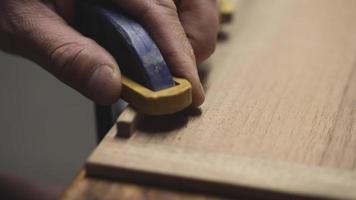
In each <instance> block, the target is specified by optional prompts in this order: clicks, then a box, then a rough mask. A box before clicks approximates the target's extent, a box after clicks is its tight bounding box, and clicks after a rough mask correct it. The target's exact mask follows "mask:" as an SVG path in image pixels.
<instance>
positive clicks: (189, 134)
mask: <svg viewBox="0 0 356 200" xmlns="http://www.w3.org/2000/svg"><path fill="white" fill-rule="evenodd" d="M355 10H356V1H349V0H342V1H332V0H314V1H308V0H289V1H284V0H271V1H263V0H260V1H259V0H248V1H241V2H240V3H239V4H238V7H237V11H238V12H237V13H236V19H235V21H234V23H233V24H231V26H229V27H227V29H228V31H229V32H231V33H233V37H231V38H230V41H229V42H228V43H224V44H222V45H219V46H218V50H217V52H216V53H215V55H214V56H213V57H212V58H211V59H210V60H209V61H208V62H207V63H206V64H205V65H204V68H203V70H205V71H206V72H207V74H206V77H205V79H204V82H205V87H206V89H207V94H206V102H205V104H204V105H203V106H202V107H201V110H193V111H186V112H184V113H179V114H177V115H175V116H168V117H167V116H166V117H145V118H144V119H143V120H142V123H141V124H139V126H138V131H137V132H136V133H135V134H134V135H133V137H131V138H130V139H128V140H120V139H117V138H115V136H114V135H113V133H114V131H113V130H112V132H111V133H110V134H109V135H108V136H107V137H106V138H105V139H104V141H103V142H102V143H101V144H100V145H99V147H98V148H97V149H96V151H95V152H94V153H93V154H92V155H91V157H90V158H89V160H88V162H87V164H86V169H87V170H88V173H89V174H91V175H96V176H103V177H111V178H113V177H117V178H120V179H123V180H129V181H136V182H140V183H148V182H149V183H150V184H157V185H166V186H167V185H169V186H172V187H173V186H176V187H178V186H179V187H182V188H183V189H194V190H198V191H206V192H209V191H210V192H214V193H219V194H221V193H225V194H228V195H232V196H240V195H243V196H249V195H252V196H254V195H258V194H271V195H275V196H273V197H282V198H283V197H285V196H284V195H296V196H305V197H333V198H356V193H355V191H356V169H355V168H356V167H355V166H356V164H355V163H356V154H355V152H356V134H355V133H356V130H355V127H356V120H355V119H356V116H355V115H356V112H355V110H356V92H355V89H356V72H355V68H356V66H355V61H356V34H355V33H356V20H354V19H355V18H356V12H354V11H355ZM269 196H270V195H269Z"/></svg>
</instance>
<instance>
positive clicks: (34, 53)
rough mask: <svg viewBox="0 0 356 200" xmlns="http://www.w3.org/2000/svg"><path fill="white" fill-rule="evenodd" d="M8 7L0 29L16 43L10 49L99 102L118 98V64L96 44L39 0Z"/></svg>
mask: <svg viewBox="0 0 356 200" xmlns="http://www.w3.org/2000/svg"><path fill="white" fill-rule="evenodd" d="M13 2H15V1H13ZM21 2H22V1H21ZM23 4H26V5H23ZM0 9H1V8H0ZM7 9H11V12H7V13H11V15H6V16H2V17H5V20H0V29H2V31H3V32H6V33H7V34H6V35H7V36H8V38H9V40H13V41H14V43H15V44H16V45H14V46H15V47H14V48H15V49H12V51H15V52H16V53H19V54H21V55H24V56H26V57H28V58H30V59H32V60H34V61H35V62H37V63H39V64H40V65H41V66H42V67H43V68H44V69H46V70H48V71H49V72H50V73H52V74H53V75H54V76H56V77H57V78H58V79H60V80H62V81H63V82H65V83H67V84H68V85H69V86H71V87H73V88H75V89H76V90H78V91H79V92H80V93H82V94H83V95H85V96H86V97H88V98H90V99H92V100H93V101H95V102H97V103H99V104H110V103H113V102H115V101H116V100H117V99H118V98H119V95H120V90H121V81H120V73H119V72H118V66H117V64H116V62H115V60H114V59H113V58H112V56H111V55H110V54H109V53H108V52H106V51H105V50H104V49H103V48H101V47H100V46H99V45H98V44H96V43H95V42H94V41H92V40H90V39H88V38H85V37H83V36H82V35H81V34H79V33H78V32H76V31H75V30H74V29H72V28H71V27H69V26H68V25H67V24H66V23H65V22H64V20H63V19H62V18H60V17H58V16H57V15H56V14H55V13H54V12H53V11H52V10H50V9H48V8H47V7H46V6H45V5H43V4H42V3H40V2H37V1H26V3H22V4H21V6H18V5H16V3H8V7H7ZM0 12H2V11H0Z"/></svg>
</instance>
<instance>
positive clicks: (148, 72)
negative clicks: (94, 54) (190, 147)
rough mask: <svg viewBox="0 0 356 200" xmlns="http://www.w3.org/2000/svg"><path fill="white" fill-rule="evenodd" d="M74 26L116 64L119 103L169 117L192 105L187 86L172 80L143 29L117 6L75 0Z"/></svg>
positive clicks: (151, 113) (190, 92)
mask: <svg viewBox="0 0 356 200" xmlns="http://www.w3.org/2000/svg"><path fill="white" fill-rule="evenodd" d="M75 19H76V20H75V24H76V27H77V29H78V30H79V31H80V32H81V33H82V34H83V35H85V36H87V37H90V38H92V39H94V40H95V41H96V42H97V43H98V44H100V45H101V46H102V47H104V48H105V49H106V50H107V51H108V52H110V53H111V54H112V56H113V57H114V58H115V60H116V61H117V63H118V65H119V67H120V71H121V73H122V87H123V88H122V94H121V97H122V99H123V100H125V101H127V102H128V103H129V105H130V106H132V107H133V108H135V109H136V110H137V111H139V112H140V113H144V114H149V115H164V114H172V113H175V112H178V111H181V110H183V109H185V108H187V107H188V106H189V105H191V103H192V89H191V85H190V83H189V82H188V81H187V80H185V79H182V78H177V77H172V75H171V72H170V71H169V68H168V66H167V64H166V62H165V60H164V58H163V56H162V54H161V52H160V50H159V48H158V47H157V46H156V44H155V43H154V41H153V40H152V39H151V37H150V35H149V34H148V33H147V32H146V30H145V29H144V28H143V27H142V26H141V25H140V24H139V23H138V22H136V21H135V20H134V19H132V18H131V17H130V16H129V15H127V14H126V13H125V12H124V11H122V10H120V9H119V8H118V7H117V6H115V5H113V4H111V3H106V2H100V3H96V2H92V1H78V2H77V5H76V17H75Z"/></svg>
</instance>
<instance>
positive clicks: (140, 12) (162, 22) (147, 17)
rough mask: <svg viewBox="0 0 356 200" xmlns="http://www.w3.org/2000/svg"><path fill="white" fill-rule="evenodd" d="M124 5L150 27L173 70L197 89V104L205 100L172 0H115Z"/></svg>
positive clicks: (192, 55) (193, 59) (195, 97)
mask: <svg viewBox="0 0 356 200" xmlns="http://www.w3.org/2000/svg"><path fill="white" fill-rule="evenodd" d="M114 1H115V2H116V3H117V4H118V5H119V6H120V7H121V8H123V9H125V10H126V11H127V12H128V13H131V14H132V15H134V17H136V18H137V19H138V20H139V21H140V22H141V23H142V24H143V25H144V26H145V28H146V30H148V32H149V33H150V35H151V36H152V38H153V40H154V41H155V42H156V44H157V46H158V47H159V49H160V50H161V52H162V54H163V56H164V58H165V60H166V62H167V64H168V65H169V67H170V69H171V71H172V73H173V74H174V75H176V76H179V77H183V78H186V79H187V80H188V81H189V82H190V83H191V84H192V88H193V105H194V106H199V105H200V104H202V103H203V101H204V91H203V88H202V86H201V83H200V80H199V76H198V72H197V68H196V61H195V56H194V53H193V49H192V47H191V45H190V43H189V40H188V39H187V37H186V34H185V32H184V29H183V27H182V24H181V22H180V20H179V18H178V13H177V9H176V6H175V4H174V2H173V1H172V0H156V1H142V0H131V1H130V3H127V1H125V0H114Z"/></svg>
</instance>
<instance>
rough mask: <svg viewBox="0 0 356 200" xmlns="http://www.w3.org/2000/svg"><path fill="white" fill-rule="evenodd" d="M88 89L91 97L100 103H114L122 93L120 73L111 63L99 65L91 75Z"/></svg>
mask: <svg viewBox="0 0 356 200" xmlns="http://www.w3.org/2000/svg"><path fill="white" fill-rule="evenodd" d="M88 90H89V95H90V98H92V99H93V100H94V101H95V102H97V103H99V104H110V103H113V102H112V101H114V100H115V99H116V98H118V96H119V94H120V79H119V77H118V73H116V71H115V70H114V69H113V67H110V66H109V65H101V66H99V67H98V68H97V69H96V70H95V71H94V73H93V74H92V76H91V77H90V80H89V84H88Z"/></svg>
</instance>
